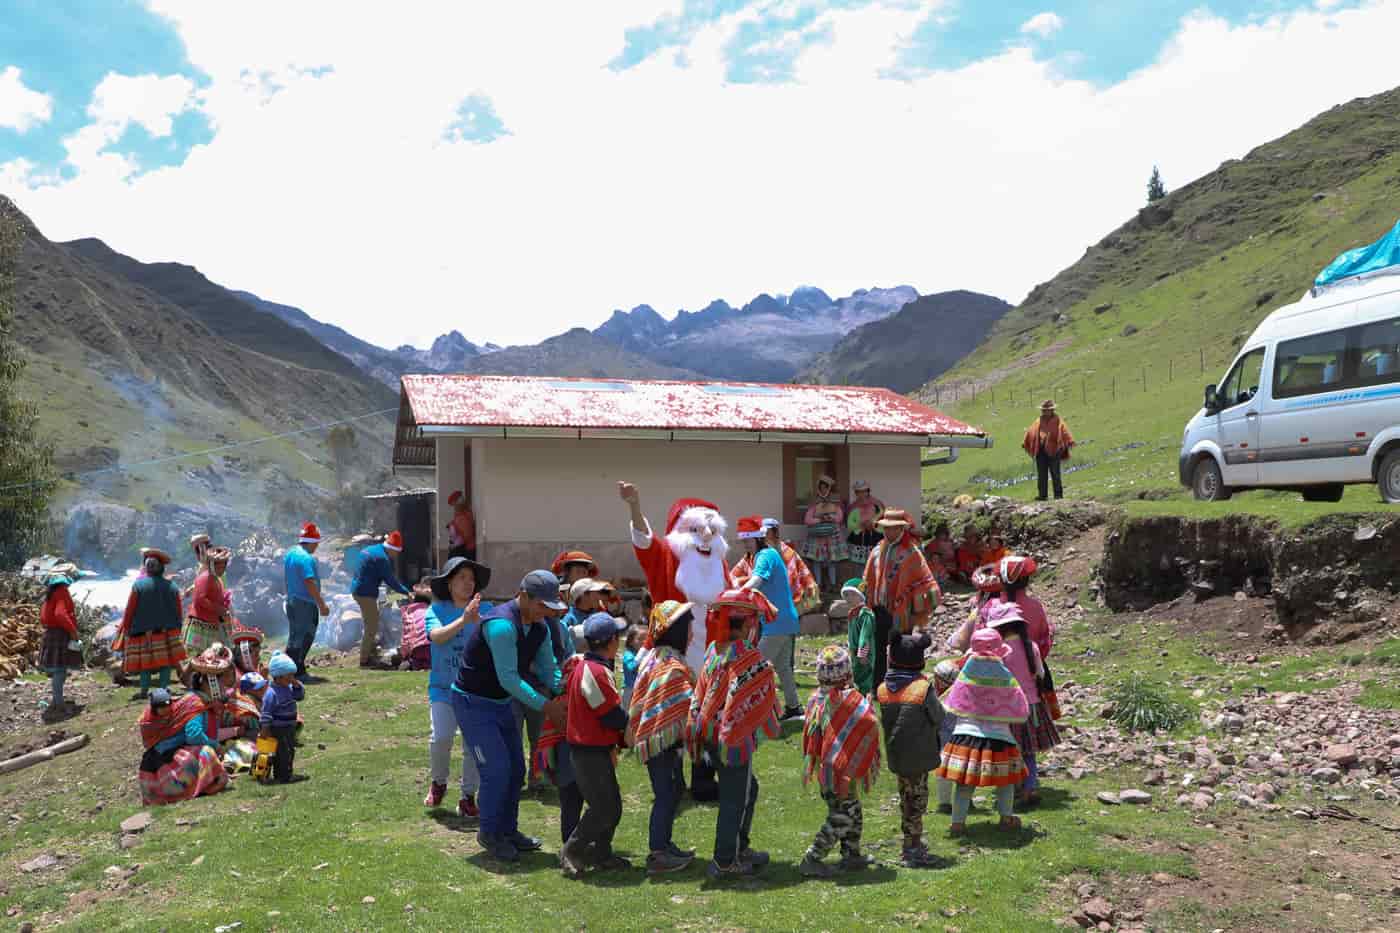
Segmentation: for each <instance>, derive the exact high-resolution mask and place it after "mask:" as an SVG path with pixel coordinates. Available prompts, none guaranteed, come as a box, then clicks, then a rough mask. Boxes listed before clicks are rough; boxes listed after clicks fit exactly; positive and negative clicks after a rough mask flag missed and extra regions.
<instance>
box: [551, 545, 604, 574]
mask: <svg viewBox="0 0 1400 933" xmlns="http://www.w3.org/2000/svg"><path fill="white" fill-rule="evenodd" d="M570 564H583V565H584V566H585V567H587V568H588V575H589V576H590V577H596V576H598V562H597V561H595V560H594V559H593V558H592V556H591V555H589V553H588V552H587V551H561V552H560V553H559V556H557V557H555V558H554V563H552V564H550V565H549V571H550V573H552V574H554V575H555V576H556V577H563V576H564V570H565V568H567V567H568V566H569V565H570Z"/></svg>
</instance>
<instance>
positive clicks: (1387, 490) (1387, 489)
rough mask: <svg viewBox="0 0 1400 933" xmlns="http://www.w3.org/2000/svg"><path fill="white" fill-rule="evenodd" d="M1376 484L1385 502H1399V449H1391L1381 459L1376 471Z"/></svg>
mask: <svg viewBox="0 0 1400 933" xmlns="http://www.w3.org/2000/svg"><path fill="white" fill-rule="evenodd" d="M1376 485H1377V486H1379V487H1380V490H1381V498H1382V499H1384V500H1385V501H1386V502H1400V449H1397V450H1392V451H1391V452H1390V453H1388V454H1386V455H1385V458H1384V459H1382V460H1381V466H1380V469H1379V470H1377V471H1376Z"/></svg>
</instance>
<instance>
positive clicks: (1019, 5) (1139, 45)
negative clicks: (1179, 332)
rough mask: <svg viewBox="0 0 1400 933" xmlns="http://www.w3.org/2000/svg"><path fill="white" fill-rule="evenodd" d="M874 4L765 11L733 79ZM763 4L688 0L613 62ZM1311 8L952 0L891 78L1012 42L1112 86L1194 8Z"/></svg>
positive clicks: (1291, 1) (1239, 12)
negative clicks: (1050, 26) (1048, 25)
mask: <svg viewBox="0 0 1400 933" xmlns="http://www.w3.org/2000/svg"><path fill="white" fill-rule="evenodd" d="M874 3H875V0H838V2H831V3H805V4H798V5H797V6H795V7H791V6H786V13H785V14H781V13H772V12H760V13H758V16H757V19H756V20H754V21H751V22H746V23H744V24H743V25H741V26H740V27H739V28H738V29H737V30H736V31H735V34H734V36H733V38H732V39H731V41H730V42H729V44H728V45H727V46H726V48H725V54H726V56H727V60H728V68H727V71H726V77H727V79H728V80H730V81H732V82H735V83H751V82H783V81H789V80H791V79H792V77H793V68H794V64H795V61H796V59H797V57H798V56H799V55H800V54H801V53H802V51H803V50H804V49H806V48H808V47H809V46H811V45H813V44H815V43H818V42H823V41H829V40H830V35H829V34H828V33H826V32H825V31H824V30H822V29H821V28H820V27H819V26H815V25H814V24H815V22H816V20H817V19H818V18H819V16H820V14H821V12H823V11H825V10H828V9H832V8H846V9H853V8H860V7H866V6H872V5H874ZM1359 5H1361V0H1339V2H1337V3H1336V4H1335V5H1334V6H1333V7H1332V9H1333V11H1335V10H1340V9H1346V8H1351V7H1356V6H1359ZM764 8H765V5H763V4H760V3H759V2H757V0H686V3H685V5H684V6H683V7H682V9H681V11H680V13H678V14H674V15H671V16H667V17H663V18H661V19H658V20H657V21H655V22H654V23H650V24H647V25H643V26H638V27H635V28H633V29H629V30H627V32H626V34H625V36H624V41H623V48H622V51H621V52H619V53H618V55H617V56H616V57H615V58H614V59H613V60H612V61H611V62H609V63H608V66H609V67H610V68H613V69H615V70H619V71H622V70H626V69H628V68H632V67H634V66H636V65H639V64H641V63H642V62H644V61H646V60H647V59H649V58H651V57H652V56H653V55H656V54H658V53H660V52H663V51H666V50H677V51H681V50H684V49H685V48H686V47H687V46H688V45H689V44H690V42H691V41H692V40H693V39H694V38H695V36H696V34H697V33H698V32H699V31H700V30H701V29H702V28H704V27H705V26H707V25H709V24H711V23H714V22H716V21H718V20H720V19H722V18H724V17H726V16H729V15H732V14H735V13H739V12H742V11H744V10H749V9H753V10H756V11H757V10H761V9H764ZM1313 8H1314V4H1313V2H1311V0H1252V2H1251V0H1211V2H1208V3H1202V2H1201V0H1152V2H1151V3H1150V4H1145V3H1124V2H1120V3H1117V4H1106V3H1103V2H1091V0H1030V2H1027V0H1002V2H999V3H987V2H975V0H952V2H951V3H948V4H944V5H943V6H940V7H939V8H938V10H937V11H935V12H934V13H933V14H932V15H931V16H930V17H929V18H928V19H927V20H926V21H925V22H924V23H923V24H922V25H921V26H920V27H919V28H918V29H917V30H916V31H915V33H914V35H913V36H912V37H911V38H910V42H909V45H908V47H907V48H906V49H905V50H904V52H903V53H902V55H901V57H900V62H899V64H900V67H899V69H898V70H897V71H896V72H895V73H894V74H893V75H892V76H893V77H900V76H907V75H910V74H917V73H920V72H925V71H943V70H951V69H956V68H961V67H964V66H966V65H970V64H972V63H973V62H976V61H980V60H982V59H987V58H992V57H995V56H997V55H1000V54H1001V53H1002V52H1004V51H1005V50H1006V49H1008V48H1011V47H1013V46H1028V47H1029V48H1031V49H1032V50H1033V52H1034V54H1035V56H1036V58H1037V59H1039V60H1042V61H1051V62H1053V63H1054V64H1055V66H1056V68H1057V69H1058V70H1059V72H1060V73H1061V74H1063V75H1064V76H1065V77H1069V78H1077V79H1082V80H1087V81H1092V82H1094V83H1096V84H1100V85H1108V84H1114V83H1117V82H1119V81H1122V80H1123V79H1124V78H1126V77H1128V75H1130V74H1132V73H1133V72H1135V71H1138V70H1140V69H1142V68H1145V67H1147V66H1149V65H1151V64H1152V63H1153V62H1154V61H1156V59H1157V57H1158V55H1160V53H1161V51H1162V48H1163V46H1165V45H1166V43H1167V42H1168V41H1169V40H1170V39H1171V38H1172V36H1173V35H1175V34H1176V32H1177V31H1178V29H1179V27H1180V24H1181V20H1182V19H1183V18H1184V17H1185V16H1187V15H1188V14H1190V13H1192V12H1193V11H1197V10H1201V11H1207V12H1209V13H1212V14H1214V15H1217V16H1221V17H1224V18H1225V19H1227V20H1229V21H1230V22H1231V23H1235V24H1243V23H1250V22H1257V21H1262V20H1265V19H1268V18H1269V17H1272V16H1276V15H1279V14H1284V13H1291V12H1297V11H1300V10H1308V9H1313ZM1041 13H1054V14H1055V15H1057V16H1058V17H1059V18H1060V21H1061V26H1060V28H1058V29H1056V30H1053V31H1049V32H1048V34H1037V33H1023V32H1022V31H1021V27H1022V25H1023V24H1025V23H1026V22H1027V21H1029V20H1030V19H1031V18H1032V17H1035V16H1037V15H1038V14H1041ZM892 41H893V37H892Z"/></svg>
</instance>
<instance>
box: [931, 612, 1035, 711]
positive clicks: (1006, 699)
mask: <svg viewBox="0 0 1400 933" xmlns="http://www.w3.org/2000/svg"><path fill="white" fill-rule="evenodd" d="M1009 652H1010V649H1009V648H1007V647H1006V645H1004V644H1003V643H1002V640H1001V636H1000V635H998V634H997V633H996V632H995V631H993V630H992V629H986V628H984V629H978V630H977V631H976V632H975V633H974V634H973V636H972V656H971V657H969V658H968V659H967V662H966V663H965V664H963V669H962V672H961V673H960V674H958V679H957V682H956V683H954V684H953V686H952V689H950V690H949V691H948V694H947V696H945V697H944V698H943V708H944V709H946V710H947V711H948V712H950V713H952V714H953V715H955V716H962V717H964V718H967V719H984V720H987V721H990V722H1025V721H1026V717H1027V716H1029V715H1030V706H1029V705H1028V704H1027V703H1026V695H1025V694H1024V693H1022V692H1021V687H1020V685H1019V684H1017V683H1016V678H1015V676H1014V675H1012V673H1011V671H1010V670H1008V669H1007V667H1006V665H1005V664H1003V663H1002V660H1001V659H1002V658H1004V657H1005V656H1006V655H1007V654H1008V653H1009Z"/></svg>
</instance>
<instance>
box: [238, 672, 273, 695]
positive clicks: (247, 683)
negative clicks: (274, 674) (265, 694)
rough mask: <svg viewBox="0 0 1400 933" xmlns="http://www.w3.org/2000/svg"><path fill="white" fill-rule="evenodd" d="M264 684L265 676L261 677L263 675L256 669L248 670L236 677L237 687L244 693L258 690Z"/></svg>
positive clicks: (265, 682)
mask: <svg viewBox="0 0 1400 933" xmlns="http://www.w3.org/2000/svg"><path fill="white" fill-rule="evenodd" d="M266 686H267V678H265V677H263V675H261V674H259V673H258V672H257V671H249V672H248V673H246V674H244V675H243V676H242V677H240V678H238V689H239V690H242V691H243V692H244V693H252V692H253V691H254V690H260V689H262V688H263V687H266Z"/></svg>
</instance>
